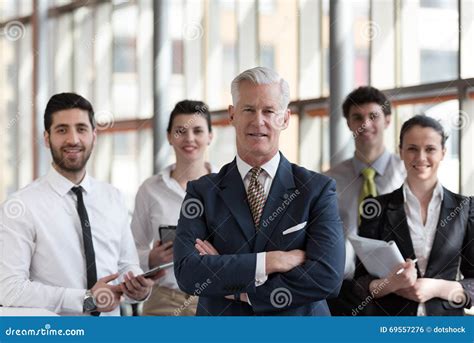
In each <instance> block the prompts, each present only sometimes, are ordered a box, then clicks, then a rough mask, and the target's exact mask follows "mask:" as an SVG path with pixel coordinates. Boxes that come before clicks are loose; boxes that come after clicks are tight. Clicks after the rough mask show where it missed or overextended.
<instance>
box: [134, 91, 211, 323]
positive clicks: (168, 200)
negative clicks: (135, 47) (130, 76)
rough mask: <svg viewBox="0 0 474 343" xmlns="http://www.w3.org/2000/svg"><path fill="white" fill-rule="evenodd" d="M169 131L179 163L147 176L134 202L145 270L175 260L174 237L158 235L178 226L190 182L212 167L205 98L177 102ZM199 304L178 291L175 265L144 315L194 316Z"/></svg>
mask: <svg viewBox="0 0 474 343" xmlns="http://www.w3.org/2000/svg"><path fill="white" fill-rule="evenodd" d="M167 132H168V135H167V136H168V142H169V144H170V145H171V146H172V147H173V150H174V153H175V156H176V164H172V165H170V166H168V167H167V168H165V169H164V170H162V171H161V172H159V173H158V174H157V175H154V176H152V177H150V178H149V179H147V180H145V182H144V183H143V184H142V185H141V186H140V189H139V190H138V193H137V196H136V201H135V211H134V214H133V219H132V232H133V236H134V239H135V244H136V246H137V250H138V256H139V258H140V265H141V267H142V269H143V270H149V269H151V268H153V267H157V266H159V265H162V264H164V263H168V262H172V261H173V241H172V240H167V237H168V236H167V237H160V235H161V234H163V233H165V232H169V231H173V229H176V224H177V223H178V218H179V215H180V209H181V204H182V203H183V200H184V196H185V195H186V192H185V190H186V184H187V182H188V181H190V180H196V179H199V178H200V177H201V176H203V175H206V174H208V173H210V172H211V166H210V164H209V163H207V162H205V153H206V151H207V147H208V145H209V144H210V143H211V140H212V128H211V117H210V113H209V110H208V107H207V105H206V104H205V103H203V102H201V101H191V100H183V101H180V102H178V103H177V104H176V106H175V108H174V109H173V111H172V112H171V115H170V119H169V123H168V128H167ZM190 211H191V210H190ZM160 228H161V229H160ZM172 233H174V232H172ZM196 307H197V297H190V296H189V295H187V294H185V293H183V292H181V291H180V289H179V288H178V284H177V282H176V278H175V276H174V272H173V268H169V269H166V275H165V276H164V277H162V278H161V280H160V281H159V282H157V283H156V284H155V286H154V288H153V291H152V294H151V296H150V299H149V300H148V301H146V302H145V304H144V309H143V314H145V315H158V316H173V315H174V316H176V315H180V316H185V315H195V313H196Z"/></svg>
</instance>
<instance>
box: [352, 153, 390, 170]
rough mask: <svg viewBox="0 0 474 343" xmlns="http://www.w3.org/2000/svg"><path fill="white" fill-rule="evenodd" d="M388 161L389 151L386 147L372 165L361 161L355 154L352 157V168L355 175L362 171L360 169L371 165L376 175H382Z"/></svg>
mask: <svg viewBox="0 0 474 343" xmlns="http://www.w3.org/2000/svg"><path fill="white" fill-rule="evenodd" d="M389 162H390V153H389V152H388V151H387V149H385V150H384V152H383V153H382V155H380V156H379V157H378V158H377V159H376V160H375V161H374V162H373V163H372V165H368V164H367V163H364V162H362V161H361V160H359V159H358V158H357V156H355V154H354V157H353V158H352V165H353V166H354V170H355V172H356V174H357V175H360V174H361V173H362V169H364V168H367V167H372V168H374V169H375V171H376V172H377V174H378V175H383V174H384V173H385V170H386V169H387V166H388V163H389Z"/></svg>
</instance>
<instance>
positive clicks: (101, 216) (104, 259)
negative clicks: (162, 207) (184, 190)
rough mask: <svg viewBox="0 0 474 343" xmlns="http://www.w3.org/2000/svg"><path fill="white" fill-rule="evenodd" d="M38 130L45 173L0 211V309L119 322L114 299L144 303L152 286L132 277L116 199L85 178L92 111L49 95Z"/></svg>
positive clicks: (134, 265) (126, 230)
mask: <svg viewBox="0 0 474 343" xmlns="http://www.w3.org/2000/svg"><path fill="white" fill-rule="evenodd" d="M44 126H45V132H44V140H45V144H46V146H47V147H48V148H49V149H50V150H51V155H52V160H53V162H52V166H51V168H50V170H49V172H48V173H47V174H46V175H45V176H43V177H41V178H39V179H38V180H35V181H34V182H33V183H31V184H29V185H28V186H26V187H25V188H23V189H21V190H19V191H18V192H16V193H14V194H13V195H11V196H10V197H9V199H7V201H6V202H5V203H3V204H2V205H1V207H0V246H1V247H2V249H1V252H2V256H1V259H0V304H2V305H3V306H12V307H30V308H43V309H47V310H50V311H52V312H56V313H58V314H62V315H81V314H84V315H94V316H97V315H101V314H103V315H119V313H120V311H119V308H118V305H119V303H120V300H121V298H122V297H124V298H125V299H126V301H129V302H137V301H141V300H144V299H146V298H147V296H148V295H149V293H150V290H151V287H152V286H153V281H152V280H149V279H145V278H144V277H143V276H141V275H139V274H141V273H142V270H141V269H140V267H139V262H138V255H137V252H136V248H135V245H134V243H133V238H132V234H131V230H130V226H129V222H128V218H127V213H128V212H127V208H126V205H125V201H124V199H123V197H122V195H121V194H120V192H119V191H118V190H117V189H116V188H114V187H112V186H111V185H109V184H106V183H103V182H99V181H97V180H95V179H93V178H92V177H90V176H89V175H88V173H87V172H86V164H87V161H88V159H89V157H90V155H91V152H92V149H93V147H94V145H95V142H96V138H97V132H96V128H95V120H94V110H93V108H92V105H91V104H90V102H89V101H87V100H86V99H84V98H83V97H82V96H80V95H77V94H74V93H61V94H56V95H54V96H53V97H52V98H51V99H50V100H49V102H48V104H47V106H46V110H45V115H44ZM136 275H138V276H136ZM163 275H164V272H161V273H160V274H158V275H156V276H155V277H154V278H155V279H156V278H159V277H161V276H163Z"/></svg>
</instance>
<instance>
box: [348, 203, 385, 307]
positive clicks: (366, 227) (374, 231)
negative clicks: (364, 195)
mask: <svg viewBox="0 0 474 343" xmlns="http://www.w3.org/2000/svg"><path fill="white" fill-rule="evenodd" d="M369 198H370V197H369ZM375 201H378V202H379V204H380V201H379V200H378V199H375ZM384 211H385V210H384V209H383V207H382V205H380V213H378V215H376V216H374V217H373V218H364V217H362V216H361V222H360V225H359V229H358V232H359V236H361V237H366V238H372V239H379V240H380V239H381V237H380V230H382V228H383V227H384V225H385V219H384V218H385V215H384V214H385V213H384ZM375 279H377V277H375V276H373V275H370V274H369V272H368V271H367V269H365V267H364V265H363V264H362V262H361V260H360V259H359V258H358V257H357V259H356V270H355V274H354V292H355V293H356V295H357V296H358V297H359V298H360V299H365V298H367V297H368V296H370V295H371V294H370V290H369V285H370V283H371V282H372V281H373V280H375Z"/></svg>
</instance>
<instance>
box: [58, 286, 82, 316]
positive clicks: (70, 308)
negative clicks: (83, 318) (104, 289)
mask: <svg viewBox="0 0 474 343" xmlns="http://www.w3.org/2000/svg"><path fill="white" fill-rule="evenodd" d="M85 295H86V290H85V289H73V288H66V291H65V292H64V301H63V304H62V311H63V312H69V313H82V312H83V311H84V297H85Z"/></svg>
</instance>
